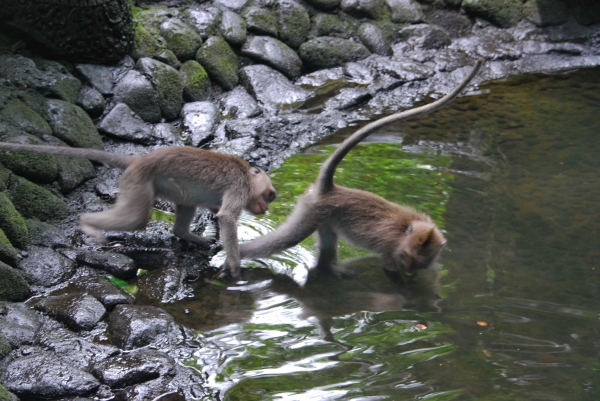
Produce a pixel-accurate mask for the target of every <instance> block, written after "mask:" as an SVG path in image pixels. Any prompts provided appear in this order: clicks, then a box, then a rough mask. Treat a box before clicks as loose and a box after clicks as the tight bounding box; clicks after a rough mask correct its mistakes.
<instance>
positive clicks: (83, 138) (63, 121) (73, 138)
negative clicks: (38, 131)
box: [44, 99, 104, 150]
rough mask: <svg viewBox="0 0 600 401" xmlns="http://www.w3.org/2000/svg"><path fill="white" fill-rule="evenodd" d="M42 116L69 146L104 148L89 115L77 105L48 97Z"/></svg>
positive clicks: (55, 133) (55, 134)
mask: <svg viewBox="0 0 600 401" xmlns="http://www.w3.org/2000/svg"><path fill="white" fill-rule="evenodd" d="M44 118H45V119H46V121H47V122H48V124H50V127H52V133H53V135H54V136H56V137H57V138H59V139H62V140H63V141H65V142H66V143H68V144H69V145H71V146H75V147H78V148H93V149H100V150H102V149H104V144H103V142H102V138H101V137H100V134H99V133H98V130H97V129H96V126H95V125H94V123H93V121H92V119H91V118H90V116H89V115H88V114H87V113H86V112H85V111H84V110H83V109H82V108H81V107H79V106H75V105H74V104H71V103H67V102H65V101H63V100H58V99H48V100H46V104H45V111H44Z"/></svg>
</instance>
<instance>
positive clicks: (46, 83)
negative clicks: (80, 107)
mask: <svg viewBox="0 0 600 401" xmlns="http://www.w3.org/2000/svg"><path fill="white" fill-rule="evenodd" d="M38 63H39V65H36V63H35V62H34V61H33V60H31V59H29V58H27V57H23V56H20V55H10V54H4V55H0V71H2V75H3V76H4V78H6V79H7V80H9V81H10V82H11V84H12V85H13V86H17V87H21V88H34V89H35V90H36V91H38V92H39V93H41V94H42V95H44V96H50V97H54V98H58V99H62V100H64V101H67V102H70V103H75V100H76V99H77V94H78V93H79V89H80V88H81V82H80V81H79V80H78V79H77V78H75V77H74V76H73V75H71V74H70V73H69V72H68V71H67V70H66V69H65V68H64V67H63V66H62V65H61V64H59V63H57V62H55V61H45V60H38Z"/></svg>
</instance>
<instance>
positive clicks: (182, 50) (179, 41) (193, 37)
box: [160, 18, 202, 61]
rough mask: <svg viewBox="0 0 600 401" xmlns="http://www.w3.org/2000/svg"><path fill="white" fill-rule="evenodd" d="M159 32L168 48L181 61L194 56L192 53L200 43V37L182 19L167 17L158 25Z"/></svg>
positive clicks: (194, 52)
mask: <svg viewBox="0 0 600 401" xmlns="http://www.w3.org/2000/svg"><path fill="white" fill-rule="evenodd" d="M160 34H161V36H162V37H163V38H164V39H165V41H166V42H167V48H168V49H170V50H171V51H172V52H173V53H175V55H176V56H177V58H178V59H179V60H181V61H187V60H190V59H192V58H194V54H196V51H197V50H198V48H199V47H200V46H201V45H202V38H201V37H200V35H198V34H197V33H196V31H194V30H193V29H192V28H190V27H189V26H188V25H186V24H184V23H183V21H181V20H180V19H177V18H172V19H169V20H167V21H165V22H163V23H162V24H161V25H160Z"/></svg>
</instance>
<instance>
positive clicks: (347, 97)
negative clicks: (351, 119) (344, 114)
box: [325, 88, 372, 110]
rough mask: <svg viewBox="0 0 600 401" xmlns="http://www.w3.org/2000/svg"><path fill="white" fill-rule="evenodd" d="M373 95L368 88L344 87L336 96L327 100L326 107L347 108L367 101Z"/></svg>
mask: <svg viewBox="0 0 600 401" xmlns="http://www.w3.org/2000/svg"><path fill="white" fill-rule="evenodd" d="M371 97H372V94H371V93H370V92H369V90H368V89H367V88H344V89H342V90H340V93H338V94H337V95H336V96H335V97H333V98H331V99H329V100H327V102H326V103H325V108H327V109H335V110H346V109H350V108H352V107H354V106H358V105H359V104H361V103H364V102H366V101H367V100H369V99H370V98H371Z"/></svg>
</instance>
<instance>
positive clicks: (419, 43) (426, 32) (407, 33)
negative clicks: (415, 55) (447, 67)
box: [399, 24, 452, 50]
mask: <svg viewBox="0 0 600 401" xmlns="http://www.w3.org/2000/svg"><path fill="white" fill-rule="evenodd" d="M399 34H400V37H402V38H404V39H405V40H406V42H407V43H408V44H409V45H410V46H411V47H412V48H413V49H426V50H429V49H441V48H442V47H446V46H448V45H450V43H451V42H452V40H451V39H450V36H449V35H448V32H446V31H445V30H444V29H443V28H441V27H439V26H435V25H430V24H417V25H410V26H407V27H406V28H403V29H401V30H400V32H399Z"/></svg>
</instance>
